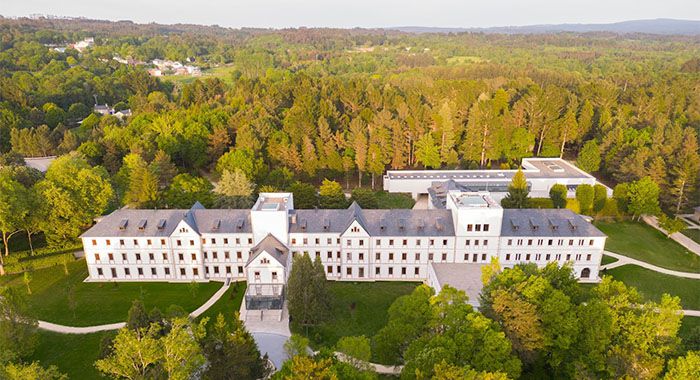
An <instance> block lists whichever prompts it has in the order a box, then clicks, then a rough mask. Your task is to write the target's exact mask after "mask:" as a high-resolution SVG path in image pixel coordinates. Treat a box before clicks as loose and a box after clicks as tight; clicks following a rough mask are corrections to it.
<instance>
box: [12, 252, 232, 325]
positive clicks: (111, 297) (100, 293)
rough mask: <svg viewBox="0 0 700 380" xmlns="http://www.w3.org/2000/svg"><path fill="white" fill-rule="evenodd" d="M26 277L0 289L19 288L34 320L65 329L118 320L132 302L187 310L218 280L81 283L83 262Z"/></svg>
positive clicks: (199, 302)
mask: <svg viewBox="0 0 700 380" xmlns="http://www.w3.org/2000/svg"><path fill="white" fill-rule="evenodd" d="M27 273H29V281H27V277H25V276H23V275H19V274H16V275H7V276H4V277H1V278H0V286H3V285H7V286H15V287H20V288H22V289H24V290H25V291H26V292H27V297H28V301H29V306H30V309H31V311H32V312H33V313H34V316H35V317H36V318H38V319H40V320H45V321H48V322H53V323H58V324H63V325H69V326H92V325H100V324H107V323H115V322H122V321H124V320H126V317H127V313H128V311H129V308H130V307H131V303H132V301H133V300H135V299H140V300H142V301H143V303H144V305H145V306H146V308H147V309H148V310H150V309H152V308H154V307H157V308H159V309H160V310H161V311H163V312H165V311H166V310H167V309H168V308H169V307H170V306H171V305H177V306H179V307H181V308H182V309H184V310H185V311H186V312H191V311H193V310H195V309H196V308H198V307H199V306H201V305H202V304H203V303H204V302H205V301H206V300H207V299H209V298H210V297H211V296H212V295H213V294H214V293H215V292H216V291H217V290H218V289H219V288H220V287H221V283H219V282H208V283H165V282H141V283H137V282H109V283H104V282H100V283H97V282H93V283H86V282H83V280H84V279H85V278H86V277H87V267H86V265H85V261H84V260H78V261H73V262H71V263H68V264H66V265H65V266H63V265H59V266H54V267H50V268H45V269H40V270H36V271H33V272H27Z"/></svg>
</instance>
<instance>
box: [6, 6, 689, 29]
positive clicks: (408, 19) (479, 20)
mask: <svg viewBox="0 0 700 380" xmlns="http://www.w3.org/2000/svg"><path fill="white" fill-rule="evenodd" d="M34 13H41V14H52V15H60V16H83V17H88V18H99V19H109V20H132V21H135V22H140V23H146V22H159V23H168V24H170V23H177V22H183V23H194V24H205V25H213V24H217V25H221V26H228V27H246V26H248V27H276V28H280V27H299V26H309V27H313V26H321V27H323V26H325V27H343V28H348V27H385V26H406V25H410V26H416V25H417V26H440V27H487V26H510V25H532V24H558V23H605V22H615V21H624V20H634V19H650V18H678V19H694V20H698V19H700V0H577V1H572V0H424V1H416V0H343V1H338V0H187V1H183V0H107V1H96V0H0V14H2V15H3V16H27V15H30V14H34Z"/></svg>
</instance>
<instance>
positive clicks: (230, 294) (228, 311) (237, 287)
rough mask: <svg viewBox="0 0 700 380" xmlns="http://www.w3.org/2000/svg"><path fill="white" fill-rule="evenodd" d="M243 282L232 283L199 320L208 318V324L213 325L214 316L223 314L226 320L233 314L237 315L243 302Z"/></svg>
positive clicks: (244, 286)
mask: <svg viewBox="0 0 700 380" xmlns="http://www.w3.org/2000/svg"><path fill="white" fill-rule="evenodd" d="M245 288H246V283H245V282H233V283H231V286H230V287H229V289H228V290H227V291H226V293H225V294H224V295H223V296H221V298H220V299H219V300H218V301H216V303H215V304H213V305H212V306H211V307H210V308H209V310H207V311H205V312H204V314H202V315H201V316H200V318H204V317H209V324H210V325H211V324H213V323H214V321H215V320H216V316H217V315H219V313H221V314H223V315H224V317H226V318H227V319H229V318H233V317H234V313H237V312H238V311H239V310H240V309H241V302H243V296H244V295H245Z"/></svg>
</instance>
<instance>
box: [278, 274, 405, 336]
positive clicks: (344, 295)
mask: <svg viewBox="0 0 700 380" xmlns="http://www.w3.org/2000/svg"><path fill="white" fill-rule="evenodd" d="M417 285H418V283H415V282H329V283H328V287H329V290H330V293H331V311H330V313H329V316H330V317H329V318H330V319H329V320H328V321H326V322H324V323H323V324H321V325H320V326H316V327H310V328H308V331H306V329H304V328H300V327H298V326H294V324H293V323H292V326H291V328H292V332H294V333H299V334H302V335H306V336H307V337H308V338H309V339H310V340H311V342H312V344H313V345H314V348H318V347H320V346H327V347H332V346H334V345H335V344H336V343H337V342H338V339H340V338H341V337H344V336H357V335H364V336H366V337H368V338H371V337H372V336H373V335H374V334H376V333H377V331H379V329H381V328H382V327H384V325H386V322H387V318H388V317H387V310H388V309H389V306H391V304H392V303H393V302H394V300H395V299H396V298H398V297H400V296H403V295H406V294H409V293H411V292H412V291H413V289H414V288H415V287H416V286H417Z"/></svg>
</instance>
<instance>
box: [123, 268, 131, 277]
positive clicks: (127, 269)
mask: <svg viewBox="0 0 700 380" xmlns="http://www.w3.org/2000/svg"><path fill="white" fill-rule="evenodd" d="M124 274H125V275H127V276H130V275H131V270H130V269H129V268H124Z"/></svg>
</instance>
